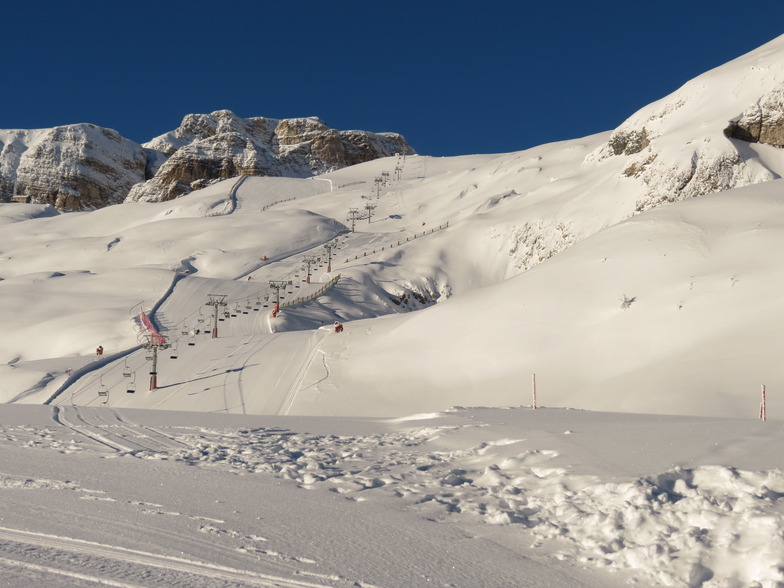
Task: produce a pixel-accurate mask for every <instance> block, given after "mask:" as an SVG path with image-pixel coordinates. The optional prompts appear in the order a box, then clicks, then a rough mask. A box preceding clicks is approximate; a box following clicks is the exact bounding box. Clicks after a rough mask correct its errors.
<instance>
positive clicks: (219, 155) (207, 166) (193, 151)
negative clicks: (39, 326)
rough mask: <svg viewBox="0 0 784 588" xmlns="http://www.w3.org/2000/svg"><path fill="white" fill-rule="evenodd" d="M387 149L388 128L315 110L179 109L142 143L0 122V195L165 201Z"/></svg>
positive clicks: (60, 200) (105, 133)
mask: <svg viewBox="0 0 784 588" xmlns="http://www.w3.org/2000/svg"><path fill="white" fill-rule="evenodd" d="M395 153H408V154H412V153H414V151H413V149H411V147H410V146H409V145H408V143H407V142H406V140H405V139H404V138H403V137H402V136H401V135H398V134H396V133H368V132H365V131H337V130H335V129H331V128H329V127H328V126H327V125H326V123H324V122H323V121H322V120H320V119H318V118H316V117H308V118H293V119H284V120H278V119H271V118H264V117H253V118H241V117H239V116H237V115H236V114H234V113H233V112H231V111H230V110H216V111H215V112H212V113H210V114H189V115H186V116H185V117H184V118H183V119H182V123H181V124H180V126H179V127H177V128H176V129H174V130H173V131H170V132H168V133H165V134H163V135H160V136H159V137H156V138H154V139H152V140H151V141H150V142H148V143H145V144H144V145H139V144H138V143H136V142H134V141H131V140H129V139H125V138H123V137H122V136H121V135H120V134H119V133H118V132H117V131H114V130H112V129H107V128H103V127H99V126H96V125H92V124H88V123H80V124H73V125H64V126H59V127H54V128H52V129H36V130H24V129H20V130H10V131H2V130H0V201H8V200H10V199H11V198H15V199H18V200H27V201H31V202H40V203H47V204H52V205H54V206H55V207H57V208H59V209H61V210H85V209H91V208H100V207H102V206H106V205H107V204H117V203H120V202H123V201H124V200H129V201H137V200H145V201H158V200H170V199H172V198H176V197H178V196H180V195H183V194H186V193H188V192H190V191H191V190H193V189H196V188H198V187H201V186H205V185H208V184H209V183H210V182H213V181H216V180H221V179H226V178H230V177H234V176H238V175H243V174H245V175H265V176H292V177H307V176H309V175H312V174H316V173H321V172H324V171H328V170H331V169H338V168H341V167H345V166H347V165H353V164H355V163H360V162H363V161H369V160H371V159H376V158H378V157H385V156H389V155H394V154H395Z"/></svg>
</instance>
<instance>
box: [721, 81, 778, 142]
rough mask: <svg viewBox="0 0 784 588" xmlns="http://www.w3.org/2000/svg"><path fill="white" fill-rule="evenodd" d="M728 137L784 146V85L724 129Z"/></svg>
mask: <svg viewBox="0 0 784 588" xmlns="http://www.w3.org/2000/svg"><path fill="white" fill-rule="evenodd" d="M724 134H725V135H726V136H727V137H731V138H733V139H740V140H741V141H747V142H749V143H765V144H766V145H773V146H775V147H784V87H779V88H778V89H776V90H775V91H774V92H771V93H769V94H767V95H765V96H764V97H763V98H762V99H761V100H760V101H759V102H758V103H757V104H754V105H753V106H751V107H750V108H748V109H747V110H746V111H745V112H744V113H743V114H742V115H741V116H739V117H738V118H737V119H734V120H732V121H730V124H729V125H728V126H727V128H726V129H725V130H724Z"/></svg>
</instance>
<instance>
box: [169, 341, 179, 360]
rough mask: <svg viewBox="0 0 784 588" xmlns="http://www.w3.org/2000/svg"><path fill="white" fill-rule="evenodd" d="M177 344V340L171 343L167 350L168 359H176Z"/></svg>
mask: <svg viewBox="0 0 784 588" xmlns="http://www.w3.org/2000/svg"><path fill="white" fill-rule="evenodd" d="M178 346H179V345H178V343H177V341H175V342H174V343H172V346H171V350H170V351H169V359H177V347H178Z"/></svg>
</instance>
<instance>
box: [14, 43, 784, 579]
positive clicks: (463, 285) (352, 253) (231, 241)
mask: <svg viewBox="0 0 784 588" xmlns="http://www.w3.org/2000/svg"><path fill="white" fill-rule="evenodd" d="M782 53H784V41H782V40H781V39H777V40H775V41H773V42H772V43H770V44H768V45H767V46H765V47H763V48H761V49H760V50H758V51H756V52H753V53H751V54H749V55H748V56H744V57H742V58H739V59H738V60H736V61H735V62H731V63H729V64H727V65H726V66H724V67H722V68H717V69H716V70H714V71H712V72H708V73H707V74H705V75H704V76H700V78H698V79H696V80H694V81H693V82H690V83H689V84H687V85H685V86H684V87H683V88H682V89H681V90H679V91H678V92H676V93H675V94H673V95H672V96H669V97H667V98H665V99H663V100H662V101H660V102H658V103H655V104H653V105H651V106H650V107H647V108H645V109H643V110H641V111H640V112H639V113H637V114H636V115H635V116H634V117H632V118H631V119H630V120H629V121H627V123H625V125H624V126H623V127H622V130H623V129H626V130H627V131H628V130H629V129H630V128H632V129H633V128H634V125H635V124H637V123H638V122H639V121H643V122H645V124H647V125H649V128H650V129H654V131H655V132H656V133H658V134H655V133H654V132H653V131H651V137H652V138H651V143H650V145H649V148H650V150H651V152H650V153H649V152H646V151H645V150H643V151H641V152H639V153H633V154H631V155H630V156H629V157H627V156H625V155H619V154H614V155H613V154H609V152H608V141H609V140H610V138H611V133H609V132H608V133H602V134H599V135H595V136H591V137H585V138H582V139H576V140H573V141H565V142H561V143H554V144H549V145H543V146H541V147H537V148H534V149H530V150H527V151H522V152H518V153H510V154H498V155H470V156H464V157H455V158H432V157H423V156H410V157H407V158H406V159H405V161H403V160H402V159H401V158H395V157H393V158H386V159H381V160H377V161H371V162H366V163H363V164H360V165H356V166H352V167H349V168H346V169H343V170H340V171H335V172H331V173H328V174H324V175H322V176H317V177H315V178H312V179H290V178H255V177H252V178H229V179H227V180H225V181H223V182H219V183H216V184H214V185H212V186H210V187H207V188H204V189H202V190H197V191H194V192H193V193H191V194H189V195H187V196H184V197H182V198H179V199H177V200H174V201H170V202H163V203H155V204H151V203H139V204H123V205H118V206H112V207H108V208H105V209H101V210H97V211H91V212H83V213H68V214H60V213H58V212H57V211H55V210H53V209H52V208H50V207H46V206H41V205H23V204H4V205H0V278H1V279H0V294H2V300H3V305H2V307H0V324H2V329H0V399H1V400H2V402H3V403H4V404H3V408H2V410H0V446H2V449H1V450H0V451H1V453H0V455H1V456H2V457H0V500H2V506H3V509H2V513H1V514H0V570H2V574H3V580H4V582H6V583H7V584H8V585H12V586H41V585H47V586H95V585H112V586H123V587H130V586H245V585H247V586H364V587H369V586H379V587H389V586H393V587H397V586H400V587H408V586H432V585H441V586H492V587H495V586H499V587H500V586H531V587H541V586H554V587H576V586H586V587H590V588H600V587H602V588H604V587H613V586H622V585H628V584H632V585H637V586H689V587H698V586H703V587H706V588H719V587H722V588H735V587H741V586H743V587H750V586H762V587H765V588H768V587H777V586H781V585H784V536H783V535H782V528H784V512H782V505H781V503H780V502H779V500H780V499H781V496H782V495H784V476H783V475H782V470H783V469H784V463H782V462H783V461H784V458H782V454H781V451H780V447H781V443H782V441H784V439H782V435H784V432H783V430H782V428H781V426H780V423H781V420H780V419H781V401H780V398H781V390H783V389H784V375H783V374H782V372H781V368H780V365H781V362H780V355H781V353H780V341H781V335H782V333H784V318H783V317H784V300H782V298H781V297H780V296H778V295H777V293H778V292H780V291H781V290H782V287H784V277H782V273H781V268H780V266H781V264H780V255H779V252H780V251H782V250H784V187H783V186H784V184H782V180H781V179H780V178H781V176H782V175H783V174H784V155H782V151H781V149H778V148H775V147H771V146H766V145H761V144H746V143H743V142H742V141H738V140H736V139H729V138H727V137H726V136H725V135H724V133H723V129H724V128H725V127H726V123H727V121H728V120H731V119H733V117H736V116H737V115H738V114H739V113H740V112H743V111H744V109H745V108H747V107H748V105H749V104H754V103H755V101H758V100H759V97H760V95H761V94H760V93H762V94H765V92H769V91H773V90H775V88H776V87H778V86H777V85H778V84H780V83H781V80H782V78H783V77H784V74H781V71H782V69H784V66H782V65H781V64H782V63H784V59H782V58H781V55H782ZM752 82H753V83H752ZM716 95H720V96H722V97H723V100H721V101H719V100H710V99H708V98H710V97H711V96H716ZM706 96H707V97H708V98H706ZM668 125H669V126H668ZM646 149H648V148H646ZM654 149H655V150H656V151H655V157H653V154H654V152H653V150H654ZM728 153H729V154H730V155H733V154H735V155H737V158H736V159H732V158H731V157H730V158H727V157H725V155H726V154H728ZM630 157H631V159H630ZM631 160H634V165H632V164H631V163H630V161H631ZM730 160H731V161H737V162H736V163H733V164H732V166H735V167H733V168H732V173H733V174H735V176H733V177H735V178H736V179H737V182H736V184H737V186H736V187H734V188H732V189H727V190H725V191H722V192H720V193H716V194H707V195H700V196H699V197H697V198H692V199H689V200H686V201H684V202H675V203H670V204H667V205H665V206H658V204H659V202H658V200H657V198H659V196H658V195H657V194H658V193H657V192H656V188H657V184H656V182H660V183H661V186H664V187H663V188H662V191H663V192H667V190H669V188H670V184H669V182H670V181H671V180H672V179H673V178H674V177H675V178H677V177H678V173H679V168H677V166H679V165H681V164H683V165H684V166H686V167H689V166H691V167H690V170H691V173H692V175H691V176H689V177H690V178H693V179H694V181H695V182H699V181H705V182H708V183H710V182H711V181H713V179H712V178H715V177H716V176H715V174H714V175H711V174H710V173H707V172H705V173H703V172H701V171H700V170H704V169H706V168H707V169H709V170H710V169H713V168H711V167H710V166H711V165H713V164H715V162H717V161H718V162H721V165H725V164H726V161H730ZM668 162H669V163H673V162H674V165H676V168H672V169H670V168H668V167H667V164H668ZM683 162H686V163H683ZM635 166H636V167H635ZM646 166H648V167H646ZM656 166H661V168H660V169H659V168H657V167H656ZM639 169H644V173H645V174H647V175H646V176H645V178H644V179H640V177H637V176H635V175H634V173H636V172H635V171H634V170H639ZM716 169H718V170H719V171H721V170H724V169H725V168H716ZM630 170H632V171H630ZM673 170H674V171H673ZM385 172H386V174H385ZM657 173H658V175H657ZM717 173H718V172H717ZM701 174H702V175H701ZM377 178H378V179H379V181H378V182H377V181H376V179H377ZM701 178H702V179H701ZM705 178H707V179H705ZM655 205H656V206H655ZM352 210H353V211H354V212H353V213H352V212H351V211H352ZM368 213H370V218H368V216H367V215H368ZM352 216H353V217H354V218H353V220H354V225H355V226H354V231H352V230H351V228H352V227H351V225H352ZM325 245H327V246H329V248H330V249H329V251H330V252H331V255H332V257H331V260H330V261H329V262H327V260H326V255H327V249H326V248H325ZM315 258H320V259H319V260H318V261H316V259H315ZM309 259H310V266H311V267H310V270H311V275H310V281H309V282H308V278H307V269H306V268H307V265H308V260H309ZM325 262H326V263H325ZM327 263H329V265H330V266H331V267H329V268H328V267H327ZM303 268H305V269H303ZM271 284H277V285H278V286H280V289H275V288H273V287H272V286H271ZM297 286H299V287H297ZM277 294H280V295H281V296H282V300H281V301H280V306H281V309H280V310H281V312H280V313H279V314H277V316H275V317H273V316H272V310H273V308H274V303H275V301H276V296H277ZM223 296H225V302H226V303H227V304H226V306H225V307H223V306H220V305H219V306H218V307H217V309H218V310H219V311H220V313H219V314H218V315H217V319H218V320H217V326H218V333H217V335H218V336H217V337H216V338H213V337H212V326H213V324H214V323H213V322H211V321H213V320H214V319H213V318H212V316H213V315H212V313H213V310H214V308H215V307H213V306H209V305H208V302H210V300H211V298H212V300H222V298H220V297H223ZM216 297H217V298H216ZM287 304H290V305H287ZM142 311H144V313H145V315H146V316H148V317H150V319H151V321H152V324H153V326H154V328H155V330H156V331H157V332H159V333H160V336H162V337H165V338H166V341H167V345H168V346H166V347H161V348H160V349H158V364H157V372H158V373H157V378H158V381H157V388H155V389H153V390H150V386H149V384H150V371H151V366H152V362H151V360H150V359H148V358H149V357H150V349H145V348H144V347H143V345H144V344H145V343H147V342H149V340H150V339H149V338H148V337H149V336H150V331H149V329H146V328H144V326H143V325H141V324H140V322H139V320H138V317H139V316H140V313H141V312H142ZM227 315H228V316H227ZM220 319H223V320H220ZM335 321H338V322H339V323H340V324H342V325H343V326H344V330H343V332H340V333H336V332H335V331H334V329H333V325H334V323H335ZM197 330H198V333H197ZM99 345H100V346H102V347H103V349H104V353H103V355H101V356H98V355H96V353H95V349H96V347H97V346H99ZM173 356H175V357H173ZM126 374H127V375H126ZM534 381H535V382H536V392H537V403H538V406H537V408H536V409H534V406H533V400H534V399H533V394H532V392H533V389H532V388H533V383H534ZM763 386H764V387H765V390H766V393H767V397H766V402H767V404H766V407H765V408H766V413H767V414H766V416H767V420H765V421H762V420H760V418H759V417H760V409H761V406H760V403H761V399H762V398H761V392H762V387H763Z"/></svg>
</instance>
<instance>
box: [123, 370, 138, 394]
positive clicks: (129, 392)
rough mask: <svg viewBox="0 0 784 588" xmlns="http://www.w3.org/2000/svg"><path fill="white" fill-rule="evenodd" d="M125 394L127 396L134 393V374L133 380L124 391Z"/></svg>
mask: <svg viewBox="0 0 784 588" xmlns="http://www.w3.org/2000/svg"><path fill="white" fill-rule="evenodd" d="M125 392H126V393H128V394H135V393H136V374H134V376H133V379H132V380H131V381H130V382H128V387H127V388H126V389H125Z"/></svg>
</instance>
